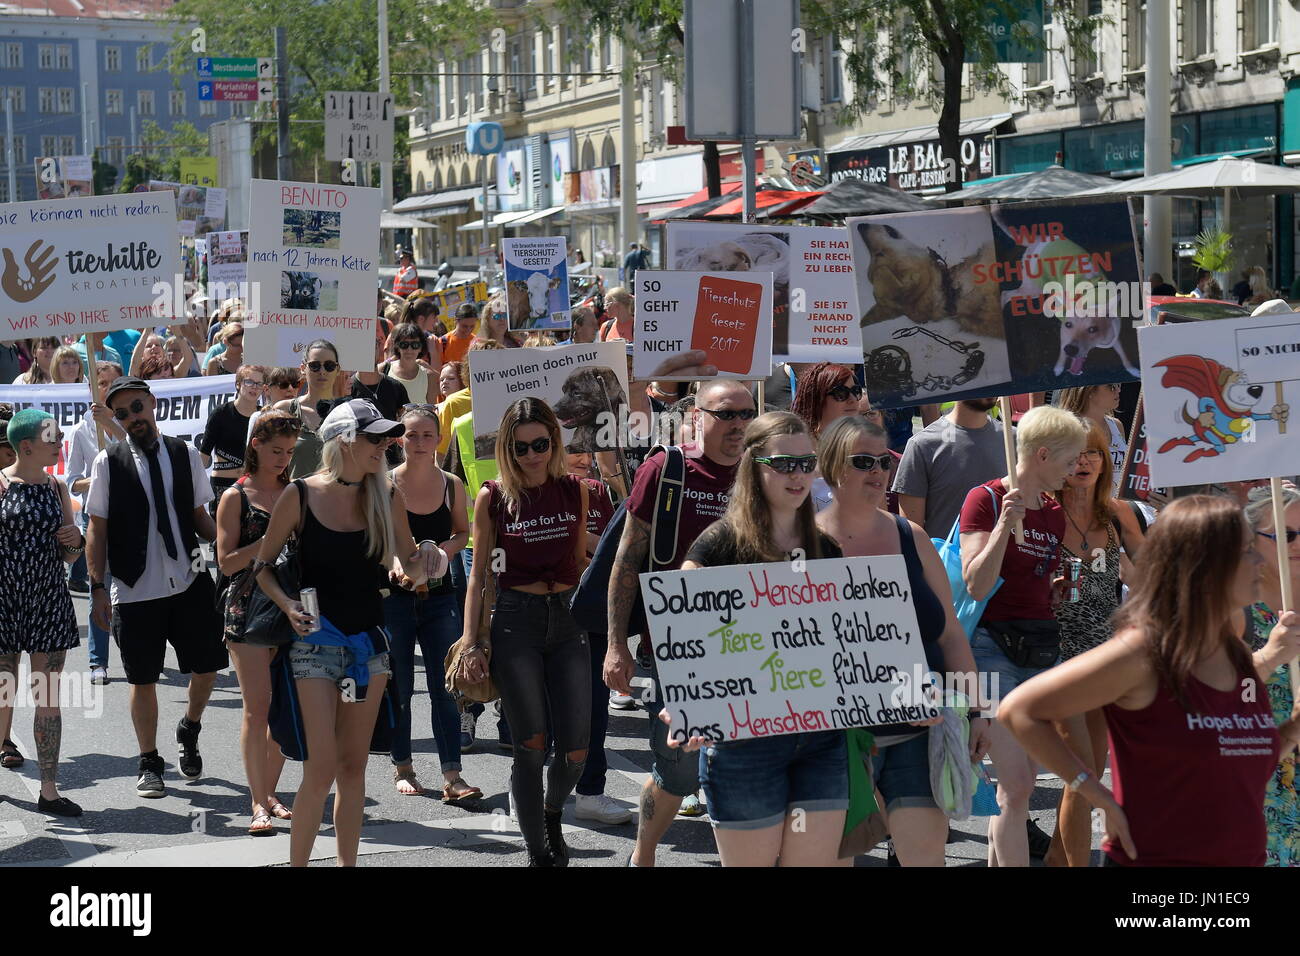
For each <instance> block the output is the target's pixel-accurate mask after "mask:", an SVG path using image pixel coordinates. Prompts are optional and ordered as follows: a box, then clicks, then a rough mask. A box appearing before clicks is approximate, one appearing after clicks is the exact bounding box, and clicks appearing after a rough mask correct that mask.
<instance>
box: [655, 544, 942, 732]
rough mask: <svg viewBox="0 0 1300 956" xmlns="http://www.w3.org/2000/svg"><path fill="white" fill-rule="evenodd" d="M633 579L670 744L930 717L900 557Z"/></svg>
mask: <svg viewBox="0 0 1300 956" xmlns="http://www.w3.org/2000/svg"><path fill="white" fill-rule="evenodd" d="M640 579H641V597H642V600H643V601H644V602H645V609H646V617H647V620H648V622H649V625H650V635H651V638H652V642H653V644H654V655H655V660H656V662H657V666H658V671H659V680H660V682H661V686H660V688H659V691H660V696H661V698H662V699H663V700H664V702H665V704H666V706H667V707H668V709H669V710H670V711H671V712H672V717H673V723H672V726H671V728H670V729H669V734H671V735H672V737H673V739H675V740H678V741H682V742H684V741H686V740H687V739H688V738H689V737H690V736H693V735H698V736H701V737H706V738H708V739H710V740H713V741H727V740H748V739H751V738H755V737H769V736H775V735H778V734H793V733H802V732H808V731H820V730H842V729H847V728H849V727H872V726H880V725H882V724H891V723H899V722H905V721H912V720H924V719H926V718H928V717H933V716H935V715H936V714H937V711H936V710H934V709H933V707H932V706H931V702H932V701H934V700H935V699H936V697H937V695H935V694H933V693H932V692H931V690H930V688H931V687H932V685H931V683H930V676H929V675H928V674H927V671H928V668H927V666H926V660H925V652H924V650H923V649H922V647H921V639H920V632H919V629H918V628H917V623H916V611H915V609H914V608H913V606H912V596H911V589H910V585H909V582H908V577H907V564H906V562H905V561H904V560H903V557H902V556H901V555H897V554H891V555H883V556H880V557H872V558H833V559H831V558H828V559H823V560H818V561H806V562H795V561H783V562H779V563H775V564H747V565H737V566H734V567H721V568H697V569H695V570H693V571H663V572H652V573H647V574H642V575H641V576H640Z"/></svg>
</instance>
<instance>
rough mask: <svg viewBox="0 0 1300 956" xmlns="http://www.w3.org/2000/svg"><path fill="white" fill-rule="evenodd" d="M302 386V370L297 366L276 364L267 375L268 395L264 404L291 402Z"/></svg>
mask: <svg viewBox="0 0 1300 956" xmlns="http://www.w3.org/2000/svg"><path fill="white" fill-rule="evenodd" d="M300 388H302V371H301V370H300V369H296V368H290V367H285V366H276V367H275V368H273V369H271V371H270V372H269V373H268V374H267V376H266V396H265V400H264V401H263V404H264V405H266V406H274V405H279V404H280V403H281V402H291V401H293V400H294V399H295V398H297V397H298V390H299V389H300Z"/></svg>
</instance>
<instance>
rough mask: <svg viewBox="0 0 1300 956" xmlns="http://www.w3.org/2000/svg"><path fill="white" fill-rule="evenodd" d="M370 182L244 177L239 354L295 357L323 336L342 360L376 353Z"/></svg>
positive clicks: (353, 361) (374, 210)
mask: <svg viewBox="0 0 1300 956" xmlns="http://www.w3.org/2000/svg"><path fill="white" fill-rule="evenodd" d="M379 206H380V197H379V190H378V189H369V188H364V187H360V186H326V185H322V184H317V183H287V182H278V181H275V180H268V179H254V180H253V181H252V190H251V200H250V203H249V209H250V216H251V219H250V222H249V230H248V265H247V270H248V271H247V275H248V283H249V287H250V289H252V290H253V295H252V300H251V301H250V302H247V303H245V305H246V307H247V311H248V319H247V320H246V321H245V323H244V324H245V335H244V355H245V356H246V361H249V362H255V363H259V364H262V365H272V366H275V365H298V364H299V363H300V362H301V361H302V352H303V349H305V348H306V347H307V345H308V343H310V342H312V341H313V340H315V339H328V340H329V341H331V342H333V343H334V345H335V347H336V348H338V350H339V361H340V362H342V363H343V367H344V368H347V369H366V368H371V367H372V366H373V365H374V361H375V289H376V288H377V286H378V273H377V271H376V266H377V263H378V259H379Z"/></svg>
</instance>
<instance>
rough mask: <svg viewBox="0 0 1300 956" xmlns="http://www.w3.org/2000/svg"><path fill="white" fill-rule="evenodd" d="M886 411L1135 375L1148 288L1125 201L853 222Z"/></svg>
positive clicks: (865, 334) (872, 377) (872, 356)
mask: <svg viewBox="0 0 1300 956" xmlns="http://www.w3.org/2000/svg"><path fill="white" fill-rule="evenodd" d="M847 225H848V229H849V234H850V241H851V244H852V250H853V262H854V266H855V269H856V272H855V275H856V280H857V288H858V309H859V312H860V313H861V324H862V347H863V352H864V361H865V365H866V380H867V382H868V383H869V384H870V388H871V396H872V399H873V400H874V402H875V404H877V405H878V406H882V407H894V406H902V405H915V404H923V403H927V402H938V401H948V400H953V399H963V398H983V397H990V396H996V395H1007V394H1015V393H1021V392H1034V391H1043V390H1047V389H1056V388H1073V387H1078V386H1083V385H1103V384H1106V383H1110V382H1125V381H1133V380H1135V379H1137V377H1138V374H1139V369H1138V365H1137V338H1136V323H1137V321H1138V319H1140V317H1141V316H1142V311H1143V306H1144V291H1145V290H1144V286H1143V284H1142V275H1141V266H1140V263H1139V260H1138V255H1137V244H1136V240H1135V237H1134V234H1133V224H1132V220H1131V218H1130V215H1129V209H1128V205H1127V203H1123V202H1071V203H1060V202H1056V203H1014V204H997V205H992V206H977V207H967V208H958V209H947V210H937V211H935V212H918V213H900V214H896V215H886V216H866V217H861V218H854V219H850V220H848V224H847Z"/></svg>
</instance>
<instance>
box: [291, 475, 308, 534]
mask: <svg viewBox="0 0 1300 956" xmlns="http://www.w3.org/2000/svg"><path fill="white" fill-rule="evenodd" d="M293 483H294V485H296V486H297V488H298V530H297V534H298V537H302V529H303V528H304V527H306V525H307V482H305V481H303V480H302V479H301V478H295V479H294V480H293Z"/></svg>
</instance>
